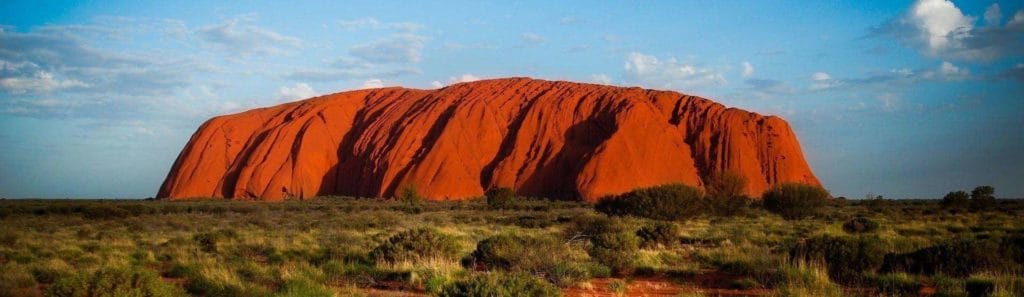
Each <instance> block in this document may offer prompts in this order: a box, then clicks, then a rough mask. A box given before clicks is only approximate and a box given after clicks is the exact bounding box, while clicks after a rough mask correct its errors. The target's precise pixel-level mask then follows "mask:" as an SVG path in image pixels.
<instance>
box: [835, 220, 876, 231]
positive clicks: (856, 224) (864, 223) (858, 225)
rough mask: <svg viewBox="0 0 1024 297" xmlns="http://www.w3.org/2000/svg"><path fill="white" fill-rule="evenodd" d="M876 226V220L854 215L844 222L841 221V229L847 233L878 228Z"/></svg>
mask: <svg viewBox="0 0 1024 297" xmlns="http://www.w3.org/2000/svg"><path fill="white" fill-rule="evenodd" d="M878 226H879V225H878V222H876V221H875V220H872V219H869V218H865V217H856V218H853V219H850V220H849V221H846V223H843V231H846V232H849V233H867V232H873V231H875V230H878Z"/></svg>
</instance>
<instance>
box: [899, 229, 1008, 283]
mask: <svg viewBox="0 0 1024 297" xmlns="http://www.w3.org/2000/svg"><path fill="white" fill-rule="evenodd" d="M1022 259H1024V238H1022V237H1021V236H1010V237H997V238H985V239H974V238H961V239H956V240H952V241H947V242H943V243H940V244H937V245H934V246H931V247H927V248H923V249H920V250H917V251H914V252H910V253H893V254H887V255H885V261H884V264H883V265H882V268H881V270H882V271H884V272H895V271H905V272H909V273H917V274H927V275H932V274H936V273H942V274H945V275H949V276H955V277H966V276H969V275H971V274H972V273H975V272H980V271H985V270H992V271H1014V270H1017V269H1020V267H1021V263H1022Z"/></svg>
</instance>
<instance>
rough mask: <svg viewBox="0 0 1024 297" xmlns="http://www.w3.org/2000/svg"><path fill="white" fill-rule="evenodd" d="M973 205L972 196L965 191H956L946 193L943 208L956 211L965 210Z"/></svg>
mask: <svg viewBox="0 0 1024 297" xmlns="http://www.w3.org/2000/svg"><path fill="white" fill-rule="evenodd" d="M970 205H971V200H970V195H967V192H964V191H955V192H949V193H946V196H943V197H942V207H943V208H947V209H954V210H964V209H967V207H968V206H970Z"/></svg>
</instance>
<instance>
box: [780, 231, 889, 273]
mask: <svg viewBox="0 0 1024 297" xmlns="http://www.w3.org/2000/svg"><path fill="white" fill-rule="evenodd" d="M884 255H885V251H884V250H883V249H882V247H881V245H880V243H879V240H878V239H877V238H867V237H860V236H856V237H836V236H831V235H822V236H818V237H814V238H810V239H807V240H806V241H804V242H803V243H800V244H797V245H796V246H795V247H794V248H793V249H792V250H791V251H790V256H791V258H792V259H793V260H794V261H797V262H806V263H814V262H818V261H822V262H823V263H824V264H825V267H826V268H827V270H828V275H829V277H830V278H831V279H832V280H833V281H835V282H838V283H841V284H855V283H857V282H859V281H860V280H862V277H863V275H864V273H873V272H875V271H877V270H878V268H879V267H880V266H881V265H882V263H883V260H884V258H883V256H884Z"/></svg>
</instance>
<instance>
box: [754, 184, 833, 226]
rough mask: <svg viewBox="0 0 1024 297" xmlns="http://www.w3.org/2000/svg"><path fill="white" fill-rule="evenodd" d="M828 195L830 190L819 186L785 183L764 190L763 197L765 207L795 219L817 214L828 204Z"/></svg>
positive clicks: (784, 216) (788, 218)
mask: <svg viewBox="0 0 1024 297" xmlns="http://www.w3.org/2000/svg"><path fill="white" fill-rule="evenodd" d="M828 197H829V194H828V191H825V189H822V188H821V187H818V186H812V185H808V184H801V183H783V184H779V185H776V186H774V187H772V188H771V189H770V190H768V191H767V192H764V195H763V196H762V199H763V203H764V208H765V209H767V210H768V211H771V212H774V213H776V214H778V215H780V216H782V217H783V218H785V219H787V220H793V219H802V218H805V217H809V216H812V215H815V214H817V213H818V212H819V211H821V209H822V208H823V207H825V206H826V205H828V203H829V198H828Z"/></svg>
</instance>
